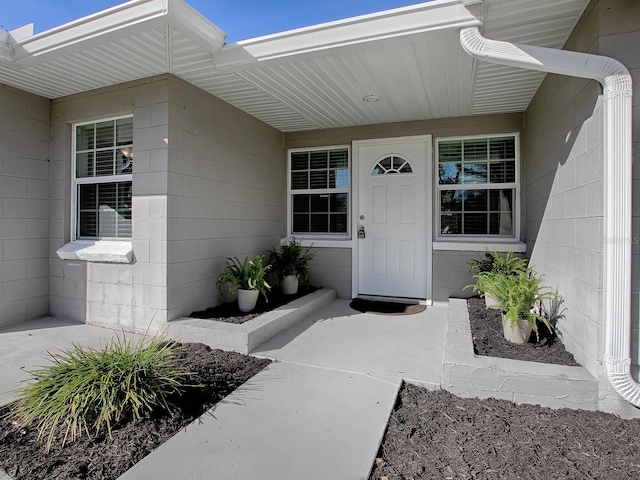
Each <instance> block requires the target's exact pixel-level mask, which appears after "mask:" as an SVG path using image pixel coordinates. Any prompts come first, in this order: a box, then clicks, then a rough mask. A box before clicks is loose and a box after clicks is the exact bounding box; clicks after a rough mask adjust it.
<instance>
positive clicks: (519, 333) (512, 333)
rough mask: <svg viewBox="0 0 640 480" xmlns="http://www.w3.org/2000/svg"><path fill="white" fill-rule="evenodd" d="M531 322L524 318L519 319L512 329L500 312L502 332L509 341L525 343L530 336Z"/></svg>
mask: <svg viewBox="0 0 640 480" xmlns="http://www.w3.org/2000/svg"><path fill="white" fill-rule="evenodd" d="M531 330H532V328H531V324H530V323H529V322H528V321H526V320H519V321H518V323H517V325H516V327H515V328H514V329H513V330H512V329H511V325H510V322H508V321H506V319H505V318H504V313H503V314H502V333H503V334H504V338H505V339H507V340H509V341H510V342H511V343H527V342H528V341H529V337H530V336H531Z"/></svg>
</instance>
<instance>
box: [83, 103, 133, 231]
mask: <svg viewBox="0 0 640 480" xmlns="http://www.w3.org/2000/svg"><path fill="white" fill-rule="evenodd" d="M121 118H133V115H131V114H129V115H118V116H115V117H107V118H99V119H96V120H92V121H88V122H78V123H74V124H72V125H71V131H72V134H71V152H72V159H71V217H70V218H71V236H70V238H71V241H72V242H76V241H79V242H89V243H91V242H92V243H104V242H123V241H124V242H127V241H129V242H130V241H131V238H127V237H122V238H109V239H102V238H96V239H85V238H82V239H79V238H77V232H78V230H77V222H78V218H77V216H78V205H77V202H78V198H77V197H78V188H77V187H78V185H87V184H92V185H94V184H97V183H110V182H127V181H129V182H132V181H133V174H132V173H131V174H128V175H108V176H101V177H86V178H85V177H82V178H77V177H76V158H77V155H76V129H77V127H81V126H82V125H92V124H95V123H100V122H109V121H112V120H120V119H121ZM132 220H133V219H132Z"/></svg>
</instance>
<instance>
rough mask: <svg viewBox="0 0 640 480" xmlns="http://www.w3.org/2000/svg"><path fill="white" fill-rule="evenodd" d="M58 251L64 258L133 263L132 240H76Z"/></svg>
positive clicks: (59, 255) (60, 256)
mask: <svg viewBox="0 0 640 480" xmlns="http://www.w3.org/2000/svg"><path fill="white" fill-rule="evenodd" d="M56 253H57V254H58V257H59V258H61V259H62V260H82V261H84V262H100V263H131V262H133V243H132V242H130V241H128V242H127V241H124V242H121V241H112V242H107V241H76V242H70V243H67V244H66V245H63V246H62V247H60V248H59V249H58V250H57V251H56Z"/></svg>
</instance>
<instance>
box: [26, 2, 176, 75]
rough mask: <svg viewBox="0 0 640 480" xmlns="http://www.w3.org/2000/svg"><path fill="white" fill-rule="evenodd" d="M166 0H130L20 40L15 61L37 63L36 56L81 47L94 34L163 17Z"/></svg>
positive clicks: (100, 35)
mask: <svg viewBox="0 0 640 480" xmlns="http://www.w3.org/2000/svg"><path fill="white" fill-rule="evenodd" d="M168 1H169V0H131V1H130V2H127V3H123V4H122V5H117V6H115V7H112V8H108V9H106V10H103V11H101V12H98V13H95V14H93V15H89V16H87V17H84V18H81V19H79V20H75V21H73V22H70V23H66V24H64V25H61V26H59V27H56V28H53V29H51V30H47V31H44V32H42V33H39V34H37V35H35V36H33V37H31V38H28V39H25V40H23V41H21V42H19V44H18V45H19V49H16V61H18V62H19V63H29V64H31V63H36V62H37V61H38V57H43V56H46V55H47V54H49V53H54V54H58V53H59V52H61V51H64V52H65V53H67V54H68V53H70V52H69V50H70V49H73V48H78V49H80V48H83V47H84V46H85V44H86V43H87V42H88V41H90V40H92V39H96V38H97V37H103V36H105V35H108V34H110V33H116V32H120V31H122V30H124V29H127V27H132V26H137V25H139V24H140V23H143V22H149V21H150V20H153V19H157V18H160V17H163V16H165V15H166V14H167V11H168V8H167V2H168Z"/></svg>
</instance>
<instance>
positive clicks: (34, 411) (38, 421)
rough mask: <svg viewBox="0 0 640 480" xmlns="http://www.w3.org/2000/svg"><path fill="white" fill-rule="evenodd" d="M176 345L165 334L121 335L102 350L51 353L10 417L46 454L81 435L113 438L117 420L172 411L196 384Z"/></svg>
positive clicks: (76, 348)
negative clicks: (29, 430)
mask: <svg viewBox="0 0 640 480" xmlns="http://www.w3.org/2000/svg"><path fill="white" fill-rule="evenodd" d="M178 347H179V345H178V344H177V343H175V342H173V341H168V340H166V339H165V338H164V337H162V336H160V337H154V338H152V339H151V340H148V341H146V340H145V339H144V338H143V337H140V339H139V340H137V341H135V342H132V341H131V340H128V339H126V338H125V337H124V336H122V337H120V336H117V337H116V338H115V339H113V340H111V342H110V343H109V344H107V345H106V346H105V347H103V348H102V349H100V350H96V349H93V348H86V347H81V346H80V345H77V344H75V343H74V344H72V345H71V347H70V348H68V349H64V350H61V353H49V356H50V359H51V361H52V364H51V365H49V366H46V367H42V368H39V369H37V370H34V371H32V372H30V375H31V379H30V380H28V384H27V385H26V386H24V387H23V388H22V389H21V390H20V391H19V397H18V399H17V400H16V401H15V402H14V403H13V405H12V409H11V413H10V415H12V416H13V419H14V421H15V422H16V424H17V425H19V426H20V427H27V426H32V427H34V428H36V429H37V430H38V440H39V441H42V442H43V443H44V444H45V448H46V450H47V451H49V450H50V449H51V446H52V445H53V443H54V442H58V443H60V444H61V446H64V445H65V443H66V442H68V441H70V442H73V441H75V439H76V438H78V437H80V436H82V435H88V436H92V435H97V434H98V433H100V432H104V431H106V432H107V434H108V435H109V436H111V430H112V428H113V427H114V425H116V424H117V423H119V422H122V421H126V420H138V419H140V418H142V417H144V416H146V415H148V414H150V413H151V412H152V411H154V410H156V409H161V410H165V411H170V410H171V407H172V406H173V405H172V402H171V397H172V396H174V395H176V394H181V393H182V392H183V391H184V390H185V389H186V388H187V387H189V386H192V385H193V383H192V382H193V378H194V375H193V374H192V373H190V372H187V371H185V370H183V369H181V368H180V367H179V366H178V365H177V362H176V354H177V348H178Z"/></svg>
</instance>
